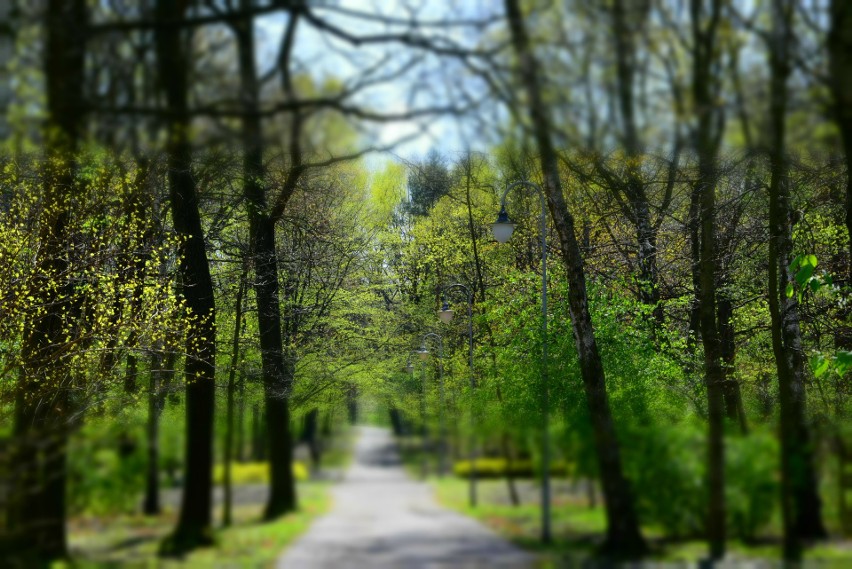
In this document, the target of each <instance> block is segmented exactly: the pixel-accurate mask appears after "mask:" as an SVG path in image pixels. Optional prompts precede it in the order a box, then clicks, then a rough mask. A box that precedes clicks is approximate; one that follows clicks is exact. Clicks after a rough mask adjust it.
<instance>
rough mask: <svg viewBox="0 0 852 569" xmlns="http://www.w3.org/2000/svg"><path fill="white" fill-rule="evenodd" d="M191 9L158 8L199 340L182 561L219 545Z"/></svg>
mask: <svg viewBox="0 0 852 569" xmlns="http://www.w3.org/2000/svg"><path fill="white" fill-rule="evenodd" d="M187 4H188V3H187V2H172V1H170V0H158V1H157V4H156V15H157V20H158V21H159V22H160V23H161V24H162V26H161V27H160V28H158V29H157V30H156V42H157V64H158V66H159V77H160V87H161V88H162V90H163V91H164V94H165V98H166V102H167V105H168V110H169V116H170V118H171V121H170V123H169V136H168V144H167V148H166V154H167V157H168V158H167V161H168V181H169V197H170V201H171V213H172V221H173V223H174V228H175V231H176V232H177V233H178V235H180V236H181V238H182V240H183V241H182V245H181V248H182V258H181V263H180V277H181V287H180V292H179V294H180V296H181V298H182V299H183V300H184V301H185V302H186V307H187V311H188V314H189V318H190V320H191V322H192V328H191V333H189V334H187V341H186V361H185V365H184V374H185V382H186V447H185V448H186V450H185V464H186V471H185V473H184V478H183V494H182V498H181V509H180V517H179V518H178V524H177V527H176V528H175V531H174V533H173V534H172V535H171V536H170V537H169V538H168V540H167V541H166V542H165V543H164V544H163V548H162V552H163V553H166V554H180V553H182V552H185V551H188V550H190V549H193V548H195V547H197V546H199V545H205V544H210V543H212V534H211V500H212V491H213V410H214V393H215V384H214V376H215V369H216V368H215V357H216V308H215V304H214V294H213V281H212V279H211V277H210V265H209V263H208V260H207V252H206V249H205V242H204V231H203V229H202V227H201V215H200V211H199V204H198V193H197V190H196V186H195V178H194V177H193V173H192V166H193V163H192V148H191V144H190V133H189V129H190V122H191V120H190V113H189V106H188V95H189V93H188V87H189V85H188V81H189V64H190V61H189V54H188V53H187V51H186V48H185V42H184V41H183V37H182V35H183V34H182V33H181V28H179V27H177V26H174V25H168V23H173V22H176V21H180V20H181V19H182V18H184V17H185V15H186V10H187V7H188V6H187Z"/></svg>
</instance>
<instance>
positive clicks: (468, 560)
mask: <svg viewBox="0 0 852 569" xmlns="http://www.w3.org/2000/svg"><path fill="white" fill-rule="evenodd" d="M333 500H334V502H333V504H334V506H333V508H332V511H331V512H329V513H328V514H326V515H325V516H323V517H321V518H320V519H318V520H317V521H316V522H315V523H314V524H313V526H312V527H311V529H310V530H308V532H307V533H306V534H305V535H303V536H302V537H301V538H300V539H298V540H297V541H296V543H294V544H293V546H292V547H290V548H289V549H288V550H287V551H286V552H285V554H284V555H283V556H282V557H281V558H280V559H279V560H278V564H277V567H278V569H326V568H328V569H332V568H334V569H361V568H368V569H374V568H375V569H390V568H394V569H396V568H400V569H439V568H440V569H443V568H449V567H453V568H461V569H480V568H481V569H485V568H491V567H493V568H499V569H510V568H511V569H529V568H533V567H535V562H534V558H533V557H532V556H531V555H530V554H527V553H525V552H523V551H521V550H520V549H518V548H517V547H515V546H514V545H512V544H510V543H508V542H507V541H505V540H503V539H502V538H500V537H498V536H497V535H495V534H494V533H493V532H491V531H490V530H489V529H487V528H485V527H484V526H482V525H481V524H479V523H478V522H476V521H474V520H472V519H470V518H467V517H465V516H462V515H461V514H458V513H455V512H452V511H450V510H447V509H446V508H443V507H441V506H439V505H438V504H437V503H436V502H435V500H434V498H433V497H432V491H431V490H430V489H429V487H428V486H427V485H426V484H425V483H423V482H415V481H413V480H411V479H410V478H409V477H408V476H407V475H406V474H405V472H404V471H403V468H402V464H401V462H400V459H399V454H398V452H397V449H396V446H395V444H394V441H393V439H392V437H391V435H390V433H389V432H388V431H387V430H385V429H379V428H376V427H360V428H359V436H358V440H357V442H356V444H355V457H354V461H353V464H352V466H350V467H349V469H348V470H347V472H346V475H345V476H344V479H343V481H342V482H340V483H339V484H337V485H336V486H335V487H334V489H333Z"/></svg>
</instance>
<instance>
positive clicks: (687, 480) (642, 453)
mask: <svg viewBox="0 0 852 569" xmlns="http://www.w3.org/2000/svg"><path fill="white" fill-rule="evenodd" d="M704 448H705V436H704V434H703V432H701V430H700V429H699V428H698V427H697V426H694V425H678V426H677V427H676V428H673V427H672V426H669V427H662V426H660V427H652V428H647V429H643V430H642V431H641V432H639V433H634V434H633V435H632V437H631V444H630V445H629V446H627V445H625V459H626V462H627V467H628V472H629V476H630V479H631V481H632V482H633V487H634V491H635V496H636V506H637V509H638V511H639V519H640V520H642V523H644V524H654V525H659V526H660V527H662V528H663V530H664V531H665V533H666V535H669V536H672V537H683V536H696V535H700V534H702V533H703V531H704V519H705V515H706V510H707V508H706V502H707V500H706V499H705V496H706V486H707V485H706V480H705V472H706V470H705V459H706V455H707V453H706V452H704Z"/></svg>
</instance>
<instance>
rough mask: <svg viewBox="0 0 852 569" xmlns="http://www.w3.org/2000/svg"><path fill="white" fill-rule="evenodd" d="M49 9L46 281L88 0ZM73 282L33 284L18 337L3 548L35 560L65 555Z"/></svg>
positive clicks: (65, 176)
mask: <svg viewBox="0 0 852 569" xmlns="http://www.w3.org/2000/svg"><path fill="white" fill-rule="evenodd" d="M45 15H46V21H45V30H46V34H47V42H46V49H45V55H44V72H45V81H46V89H47V120H46V123H45V133H44V138H45V142H46V160H45V163H46V175H45V181H44V189H43V193H44V196H43V200H44V201H43V206H42V211H43V214H42V215H43V216H44V217H43V218H42V219H40V220H39V221H40V225H39V241H40V248H39V250H38V257H37V258H36V267H37V269H36V273H37V274H39V275H42V276H44V277H45V281H46V282H48V283H51V281H52V280H53V279H56V278H57V276H58V278H61V279H68V276H67V270H68V259H67V258H66V252H65V250H66V246H67V231H68V218H69V215H70V214H71V212H70V211H69V209H68V201H67V198H68V197H69V196H71V195H73V192H74V182H75V176H74V171H75V154H76V152H77V146H78V142H79V140H80V138H81V137H82V130H83V121H82V109H83V79H84V68H85V63H84V60H85V57H84V56H85V53H84V51H85V47H84V41H83V33H84V29H85V26H86V2H85V1H84V0H70V1H68V0H50V1H49V2H48V5H47V7H46V9H45ZM69 288H70V283H68V282H56V283H55V285H54V284H53V283H51V286H36V287H33V288H32V289H31V290H30V291H29V293H28V294H29V295H30V296H31V297H32V298H33V300H32V302H33V305H34V306H40V307H44V312H43V314H39V315H37V316H35V317H33V319H32V320H31V321H30V322H27V323H26V328H25V330H24V333H23V338H22V345H21V361H22V365H21V370H20V375H19V378H18V384H17V387H16V397H15V410H14V426H13V440H14V444H15V446H16V449H15V454H14V456H15V470H16V472H17V477H16V479H15V480H13V484H14V490H13V492H12V495H13V496H14V497H15V499H16V503H14V504H13V505H12V507H11V509H10V512H9V519H8V521H9V530H10V531H11V532H13V535H14V537H15V541H14V543H13V544H12V547H11V551H10V552H9V553H10V554H11V555H10V557H12V558H16V557H19V556H20V558H21V559H24V558H28V559H30V561H29V563H32V564H34V565H38V564H41V563H49V562H50V561H51V560H54V559H58V558H61V557H64V556H65V555H66V554H67V538H66V530H65V515H66V496H65V485H66V475H67V466H66V452H67V445H68V435H69V429H70V425H69V421H70V417H71V415H72V409H71V406H72V405H73V402H72V399H71V397H70V396H69V392H70V390H71V388H72V385H71V383H72V382H73V379H72V376H71V370H70V369H69V368H68V366H67V365H66V364H65V363H64V362H65V360H64V359H63V358H62V357H60V356H61V352H62V351H63V350H64V349H65V347H66V345H67V344H66V340H65V337H66V336H67V335H68V334H71V333H73V331H72V330H71V325H72V324H71V323H72V322H73V318H74V315H75V314H76V313H77V312H78V311H79V310H78V309H77V308H76V304H75V303H77V302H78V301H76V300H72V294H71V291H70V290H69Z"/></svg>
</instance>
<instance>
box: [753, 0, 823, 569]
mask: <svg viewBox="0 0 852 569" xmlns="http://www.w3.org/2000/svg"><path fill="white" fill-rule="evenodd" d="M795 6H796V3H795V1H794V0H773V2H772V4H771V16H772V31H771V32H770V35H769V36H768V38H767V40H768V42H767V43H768V47H769V48H770V49H769V67H770V72H771V73H770V90H771V97H770V101H769V105H770V109H769V119H770V125H771V129H772V139H771V140H772V143H771V145H770V148H769V160H770V169H771V179H770V182H769V232H770V235H769V311H770V314H771V317H772V350H773V352H774V354H775V364H776V369H777V372H778V391H779V396H778V398H779V402H780V406H781V481H782V483H781V488H782V495H781V506H782V512H783V517H784V558H785V559H787V560H790V561H800V560H801V554H802V551H801V547H802V541H803V540H811V539H819V538H824V537H826V531H825V526H824V525H823V523H822V503H821V500H820V497H819V492H818V488H817V477H816V471H815V468H814V457H813V455H814V449H813V443H812V442H811V440H810V433H809V428H808V423H807V416H806V396H805V395H806V394H805V373H806V368H805V361H806V360H805V354H804V350H803V345H802V333H801V329H800V327H799V310H798V304H797V300H796V295H795V294H790V291H791V287H792V286H793V283H794V282H795V274H794V272H793V271H794V270H796V269H797V267H795V266H794V263H793V239H792V231H793V212H792V209H791V206H790V175H789V168H790V165H789V157H788V156H787V148H786V143H785V138H786V128H785V123H786V120H787V106H788V95H787V81H788V79H789V76H790V72H791V64H792V59H791V51H790V50H791V49H792V46H793V39H794V38H793V17H794V13H795Z"/></svg>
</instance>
